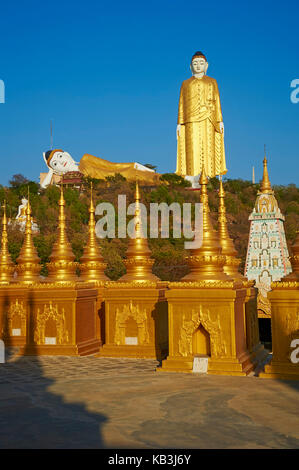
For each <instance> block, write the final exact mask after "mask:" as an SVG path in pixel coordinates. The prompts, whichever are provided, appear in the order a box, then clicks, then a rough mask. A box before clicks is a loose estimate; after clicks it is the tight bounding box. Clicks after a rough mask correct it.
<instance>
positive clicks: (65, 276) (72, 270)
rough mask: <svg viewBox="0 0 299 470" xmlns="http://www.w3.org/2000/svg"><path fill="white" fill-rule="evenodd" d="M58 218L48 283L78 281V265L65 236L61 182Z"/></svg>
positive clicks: (48, 265)
mask: <svg viewBox="0 0 299 470" xmlns="http://www.w3.org/2000/svg"><path fill="white" fill-rule="evenodd" d="M58 204H59V217H58V237H57V240H56V242H55V243H54V246H53V250H52V253H51V256H50V263H47V268H48V271H49V277H48V280H49V281H70V280H78V276H77V274H76V270H77V266H78V263H75V262H74V259H75V255H74V253H73V251H72V248H71V244H70V242H69V241H68V238H67V234H66V222H65V221H66V217H65V200H64V195H63V182H62V184H61V185H60V198H59V203H58Z"/></svg>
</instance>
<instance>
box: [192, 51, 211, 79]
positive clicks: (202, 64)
mask: <svg viewBox="0 0 299 470" xmlns="http://www.w3.org/2000/svg"><path fill="white" fill-rule="evenodd" d="M208 66H209V64H208V62H207V59H206V56H205V55H204V54H203V53H202V52H200V51H197V52H195V54H194V55H193V56H192V59H191V66H190V68H191V72H192V75H195V76H203V75H205V74H206V73H207V70H208Z"/></svg>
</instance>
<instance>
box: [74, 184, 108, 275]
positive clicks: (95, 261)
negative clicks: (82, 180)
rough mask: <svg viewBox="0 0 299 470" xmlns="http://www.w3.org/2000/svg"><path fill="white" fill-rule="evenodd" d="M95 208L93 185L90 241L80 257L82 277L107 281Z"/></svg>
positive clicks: (91, 189)
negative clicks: (99, 243) (96, 231)
mask: <svg viewBox="0 0 299 470" xmlns="http://www.w3.org/2000/svg"><path fill="white" fill-rule="evenodd" d="M95 226H96V222H95V209H94V205H93V187H92V183H91V186H90V206H89V223H88V241H87V245H86V247H85V249H84V253H83V255H82V257H81V259H80V261H81V264H80V271H81V276H80V278H81V279H82V280H84V281H107V280H108V277H107V276H106V275H105V274H104V270H105V268H106V266H107V265H106V263H105V262H104V258H103V256H102V254H101V252H100V247H99V245H98V242H97V238H96V233H95Z"/></svg>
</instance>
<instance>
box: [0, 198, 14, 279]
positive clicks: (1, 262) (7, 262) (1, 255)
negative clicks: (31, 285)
mask: <svg viewBox="0 0 299 470" xmlns="http://www.w3.org/2000/svg"><path fill="white" fill-rule="evenodd" d="M7 245H8V239H7V217H6V203H5V202H4V204H3V217H2V237H1V251H0V285H7V284H9V282H10V281H11V280H12V274H13V272H14V270H15V266H14V263H13V262H12V260H11V257H10V254H9V251H8V247H7Z"/></svg>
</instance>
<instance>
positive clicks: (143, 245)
mask: <svg viewBox="0 0 299 470" xmlns="http://www.w3.org/2000/svg"><path fill="white" fill-rule="evenodd" d="M135 221H136V225H135V235H136V236H135V238H130V241H129V246H128V249H127V252H126V255H127V258H126V259H125V260H124V263H125V266H126V269H127V273H126V274H125V275H124V276H122V277H121V278H120V281H157V280H158V277H157V276H155V275H154V274H153V273H152V266H153V264H154V260H153V259H152V258H151V250H150V249H149V246H148V242H147V238H145V237H146V234H144V227H143V226H142V218H141V211H140V191H139V185H138V182H137V181H136V189H135Z"/></svg>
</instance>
